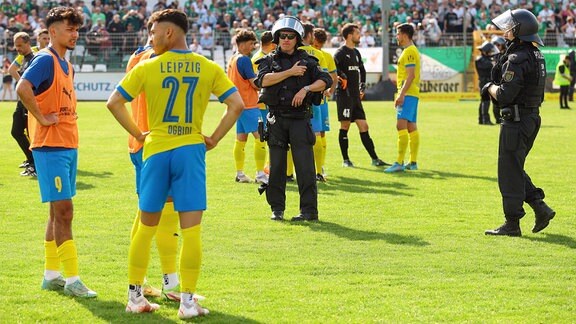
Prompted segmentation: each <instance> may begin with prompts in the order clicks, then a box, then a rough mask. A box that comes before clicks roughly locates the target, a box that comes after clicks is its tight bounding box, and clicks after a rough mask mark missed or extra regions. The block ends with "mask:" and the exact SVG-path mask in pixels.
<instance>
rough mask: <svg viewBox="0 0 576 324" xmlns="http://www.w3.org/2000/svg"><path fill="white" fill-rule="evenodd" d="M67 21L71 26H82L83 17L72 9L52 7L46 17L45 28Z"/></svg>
mask: <svg viewBox="0 0 576 324" xmlns="http://www.w3.org/2000/svg"><path fill="white" fill-rule="evenodd" d="M64 20H66V21H68V23H69V24H71V25H76V26H82V24H83V23H84V17H82V14H81V13H80V11H78V10H77V9H75V8H72V7H54V8H52V9H50V11H48V14H47V15H46V28H48V27H50V25H52V24H53V23H55V22H59V21H64Z"/></svg>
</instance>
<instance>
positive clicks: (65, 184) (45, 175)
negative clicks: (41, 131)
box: [32, 147, 78, 203]
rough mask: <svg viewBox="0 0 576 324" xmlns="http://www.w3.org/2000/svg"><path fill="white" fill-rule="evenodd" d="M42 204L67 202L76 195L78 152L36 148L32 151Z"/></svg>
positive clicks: (64, 149)
mask: <svg viewBox="0 0 576 324" xmlns="http://www.w3.org/2000/svg"><path fill="white" fill-rule="evenodd" d="M32 155H33V156H34V163H35V167H36V174H38V184H39V185H40V197H41V198H42V202H43V203H45V202H48V201H58V200H69V199H72V197H74V196H75V195H76V173H77V171H78V150H77V149H67V148H49V147H44V148H36V149H33V150H32Z"/></svg>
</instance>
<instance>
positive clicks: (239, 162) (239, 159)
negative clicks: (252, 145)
mask: <svg viewBox="0 0 576 324" xmlns="http://www.w3.org/2000/svg"><path fill="white" fill-rule="evenodd" d="M245 147H246V142H240V141H239V140H236V143H235V144H234V162H236V171H242V170H244V159H245V158H246V153H245V152H244V148H245Z"/></svg>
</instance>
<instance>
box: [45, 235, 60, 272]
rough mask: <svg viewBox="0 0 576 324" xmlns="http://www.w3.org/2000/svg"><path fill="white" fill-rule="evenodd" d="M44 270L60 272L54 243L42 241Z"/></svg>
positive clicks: (53, 241)
mask: <svg viewBox="0 0 576 324" xmlns="http://www.w3.org/2000/svg"><path fill="white" fill-rule="evenodd" d="M44 257H45V260H44V270H53V271H60V258H58V248H57V247H56V241H55V240H52V241H44Z"/></svg>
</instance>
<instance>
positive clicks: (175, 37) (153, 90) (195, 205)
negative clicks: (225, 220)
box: [107, 9, 244, 319]
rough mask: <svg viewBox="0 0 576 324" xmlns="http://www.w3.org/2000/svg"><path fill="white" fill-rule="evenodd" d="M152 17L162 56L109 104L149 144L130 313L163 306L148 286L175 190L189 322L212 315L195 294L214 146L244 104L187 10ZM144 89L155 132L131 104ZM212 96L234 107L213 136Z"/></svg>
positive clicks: (183, 307)
mask: <svg viewBox="0 0 576 324" xmlns="http://www.w3.org/2000/svg"><path fill="white" fill-rule="evenodd" d="M149 21H150V22H151V23H152V28H151V37H152V44H153V48H154V53H155V54H156V55H157V56H156V57H154V58H152V59H148V60H144V61H142V62H140V63H138V65H136V66H135V67H134V68H133V69H132V70H131V71H130V72H129V73H128V74H126V76H125V77H124V78H123V79H122V80H121V81H120V84H119V85H118V86H117V87H116V90H114V92H113V93H112V94H111V95H110V98H109V99H108V103H107V106H108V108H109V109H110V111H111V112H112V114H113V115H114V117H115V118H116V120H117V121H118V122H119V123H120V124H121V125H122V127H124V128H125V129H126V130H127V131H128V132H129V133H130V134H131V135H132V136H134V137H135V138H136V139H138V140H139V141H144V154H143V161H144V165H143V166H142V180H141V183H140V185H141V188H140V189H141V192H140V197H139V207H140V210H141V224H140V226H139V227H138V230H137V231H136V233H135V235H134V237H133V239H132V241H131V243H130V251H129V255H128V283H129V291H128V305H127V306H126V311H128V312H133V313H142V312H153V311H155V310H157V309H158V308H159V305H157V304H152V303H150V302H148V301H147V300H146V298H145V297H144V296H143V294H142V284H143V281H144V276H145V274H146V269H147V267H148V263H149V259H150V246H151V243H152V238H153V237H154V234H155V233H156V230H157V226H158V223H159V219H160V214H161V212H162V207H163V206H164V203H165V201H166V198H167V196H168V191H169V190H170V191H171V193H172V198H173V200H174V209H175V210H177V211H178V213H179V218H180V227H181V230H182V231H181V233H182V250H181V253H180V278H181V282H180V290H181V300H180V308H179V310H178V316H179V317H180V318H183V319H184V318H191V317H195V316H198V315H205V314H208V310H207V309H205V308H202V307H201V306H200V305H199V304H198V300H199V297H198V295H195V291H196V284H197V281H198V277H199V274H200V266H201V263H202V262H201V260H202V241H201V236H200V232H201V227H200V226H201V221H202V213H203V211H204V210H205V209H206V162H205V155H206V151H207V150H210V149H213V148H214V147H215V146H216V145H217V144H218V142H219V141H220V140H221V139H222V138H223V137H224V135H226V133H227V132H228V131H229V130H230V128H232V126H233V125H234V123H235V122H236V120H237V119H238V116H239V115H240V113H241V112H242V110H243V109H244V103H243V102H242V98H241V97H240V95H239V94H238V92H237V90H236V87H234V84H232V82H231V81H230V79H228V77H227V76H226V74H225V73H224V70H223V69H222V68H221V67H220V66H218V65H217V64H216V63H214V62H212V61H210V60H208V59H206V58H205V57H203V56H201V55H198V54H195V53H192V52H191V51H190V50H189V49H188V46H187V44H186V32H187V31H188V18H187V16H186V14H185V13H183V12H182V11H179V10H174V9H166V10H162V11H157V12H155V13H153V14H152V15H151V16H150V18H149ZM141 92H144V93H145V94H146V102H147V109H148V126H149V128H150V131H149V133H147V132H146V133H145V132H142V131H141V130H140V129H139V128H138V126H137V125H136V123H135V122H134V120H133V119H132V118H131V116H130V113H129V112H128V111H127V110H126V107H125V103H126V102H128V101H131V100H132V99H133V98H136V97H137V96H138V95H139V94H140V93H141ZM211 93H213V94H214V95H216V97H218V98H219V100H220V101H223V102H224V103H225V104H226V105H227V109H226V111H225V113H224V115H223V116H222V118H221V120H220V122H219V123H218V125H217V126H216V129H215V130H214V132H213V133H212V135H211V136H205V135H203V134H202V133H201V130H202V121H203V116H204V113H205V111H206V108H207V105H208V101H209V99H210V94H211ZM190 192H194V194H193V195H191V194H190Z"/></svg>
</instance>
